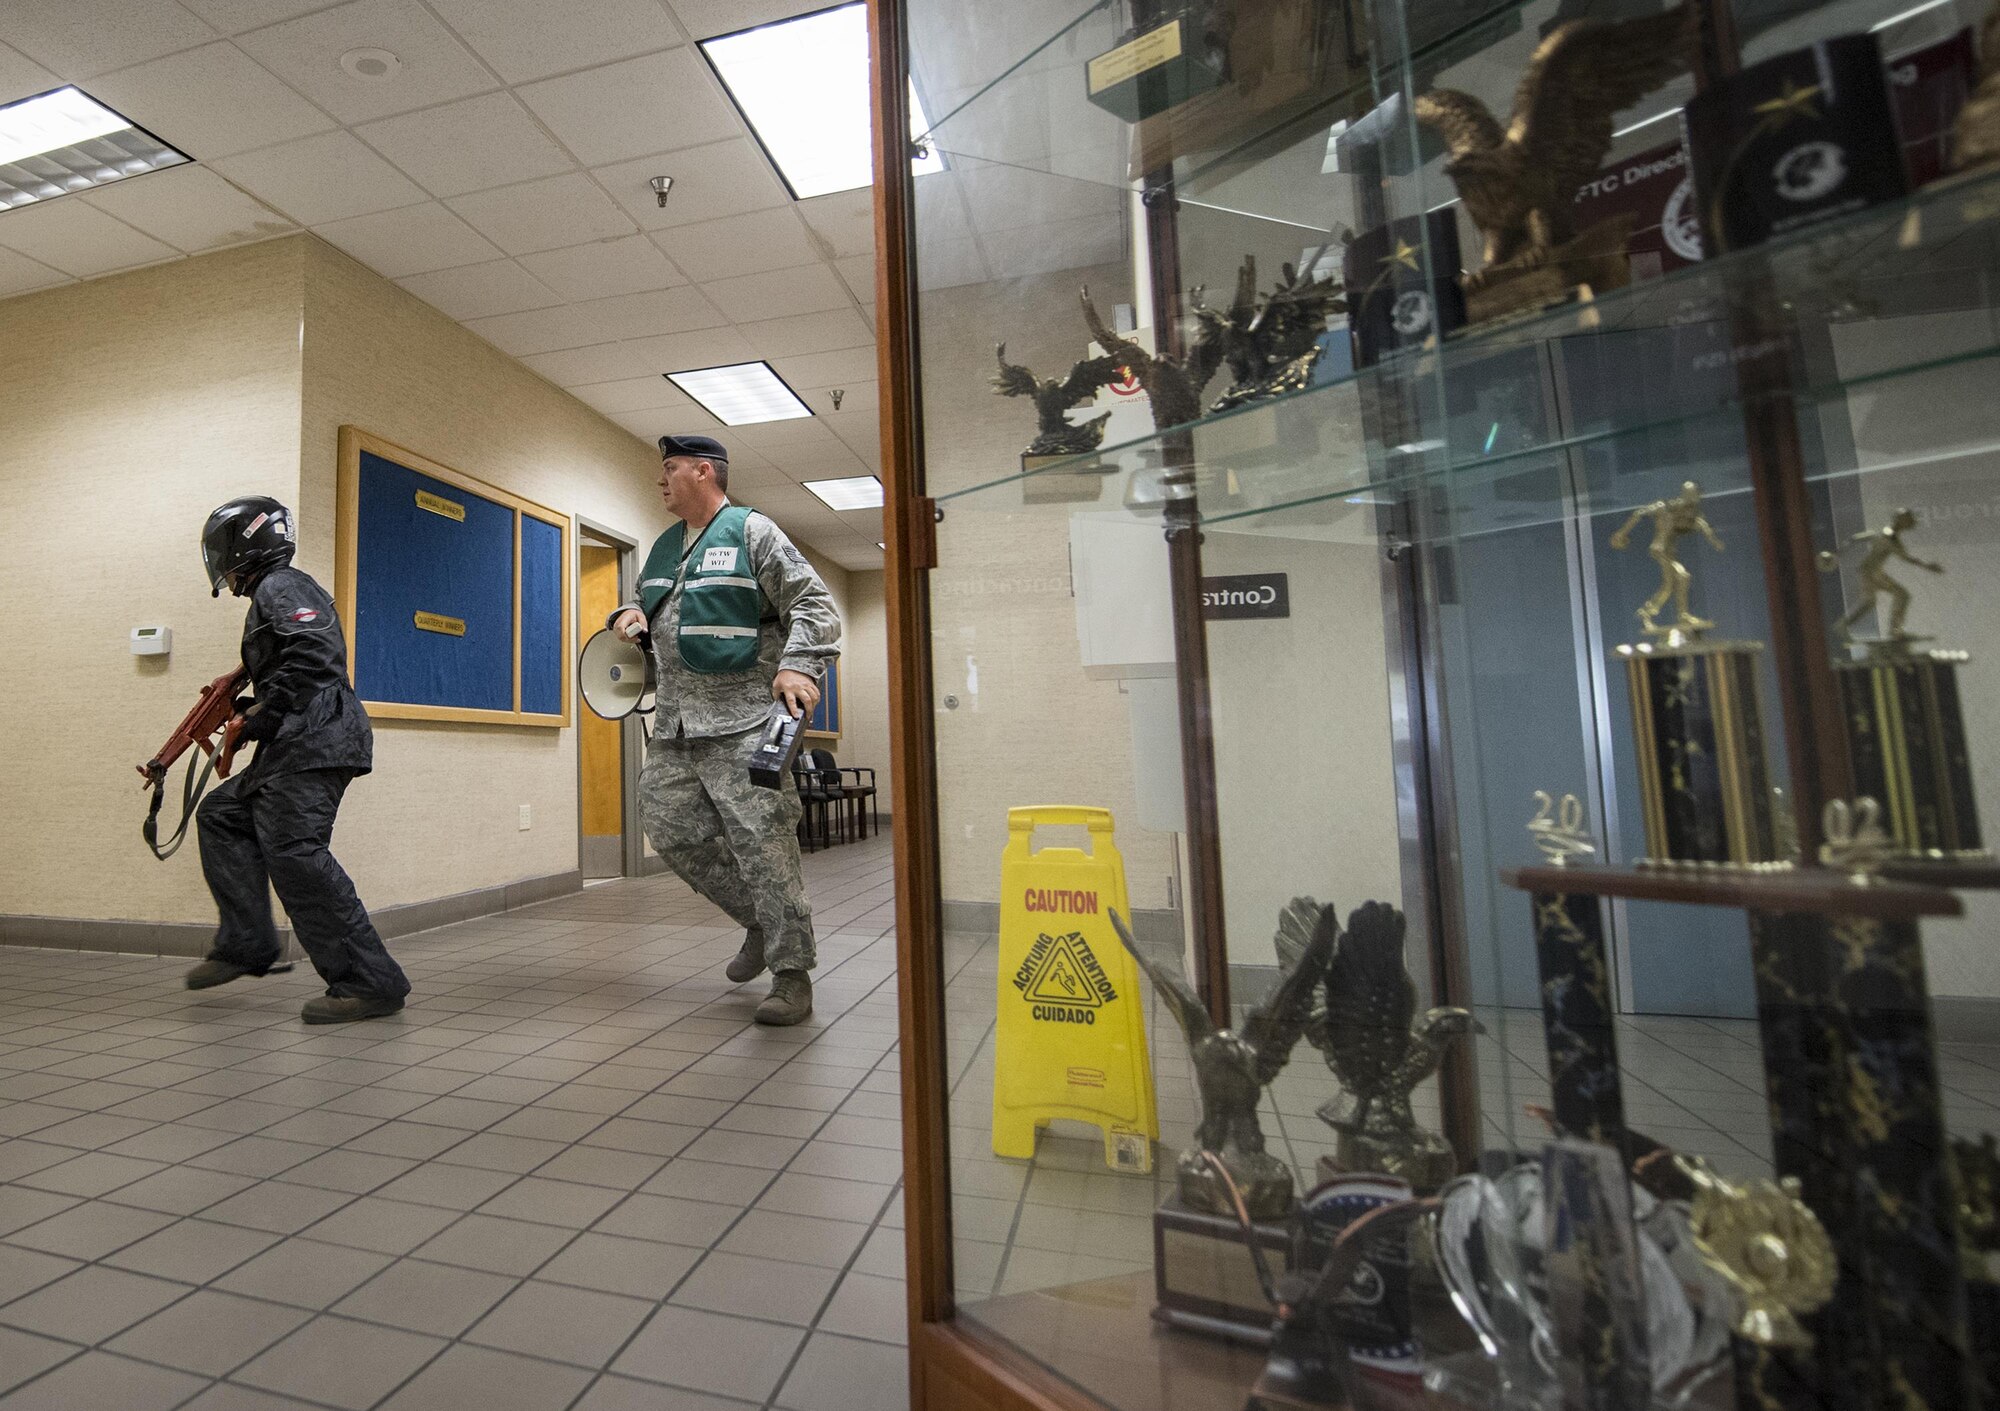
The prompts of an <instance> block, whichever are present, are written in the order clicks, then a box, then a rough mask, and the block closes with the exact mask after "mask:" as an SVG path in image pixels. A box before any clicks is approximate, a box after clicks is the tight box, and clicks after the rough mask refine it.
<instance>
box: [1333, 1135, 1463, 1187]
mask: <svg viewBox="0 0 2000 1411" xmlns="http://www.w3.org/2000/svg"><path fill="white" fill-rule="evenodd" d="M1376 1171H1379V1172H1381V1173H1382V1174H1383V1175H1386V1176H1395V1177H1397V1178H1398V1179H1400V1180H1404V1181H1407V1182H1409V1184H1410V1189H1411V1190H1412V1191H1414V1192H1415V1193H1416V1194H1417V1195H1419V1196H1426V1195H1435V1194H1437V1193H1438V1192H1439V1191H1440V1190H1442V1189H1443V1188H1444V1186H1445V1183H1446V1182H1448V1181H1450V1180H1451V1179H1452V1178H1453V1177H1454V1176H1456V1175H1458V1154H1457V1153H1456V1152H1454V1151H1453V1150H1452V1149H1451V1146H1450V1144H1449V1143H1447V1142H1446V1141H1445V1139H1444V1138H1443V1137H1440V1136H1439V1135H1437V1133H1435V1132H1426V1131H1423V1130H1422V1129H1417V1130H1415V1131H1412V1132H1409V1133H1407V1134H1405V1135H1401V1136H1399V1137H1398V1138H1397V1139H1395V1140H1384V1139H1382V1138H1380V1137H1375V1136H1370V1135H1367V1134H1366V1133H1361V1132H1342V1133H1341V1134H1340V1141H1339V1145H1338V1147H1337V1148H1336V1154H1335V1155H1334V1156H1322V1157H1321V1158H1320V1159H1319V1161H1318V1162H1317V1163H1316V1164H1315V1166H1314V1171H1313V1174H1314V1176H1315V1178H1316V1179H1317V1180H1319V1181H1321V1182H1325V1181H1330V1180H1332V1179H1333V1178H1334V1177H1336V1176H1351V1175H1359V1174H1365V1173H1368V1172H1376Z"/></svg>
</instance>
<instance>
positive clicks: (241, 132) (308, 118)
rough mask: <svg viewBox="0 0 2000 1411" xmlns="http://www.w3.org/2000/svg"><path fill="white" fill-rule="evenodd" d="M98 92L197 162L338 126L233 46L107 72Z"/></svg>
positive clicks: (92, 87) (217, 46)
mask: <svg viewBox="0 0 2000 1411" xmlns="http://www.w3.org/2000/svg"><path fill="white" fill-rule="evenodd" d="M90 92H91V96H92V97H94V98H96V99H98V100H99V101H101V102H103V103H106V104H108V105H109V106H111V107H113V108H115V109H117V110H118V111H119V112H120V113H122V114H124V115H125V116H126V117H128V118H130V119H131V120H132V121H133V122H135V123H137V124H138V125H139V126H140V127H143V128H146V129H147V130H148V131H150V132H151V133H152V134H153V135H154V136H156V137H158V138H160V139H161V140H162V141H163V142H167V143H170V144H171V145H173V146H175V147H178V148H180V149H181V150H182V151H183V152H186V153H187V154H188V155H189V156H191V157H193V158H195V159H196V160H197V161H208V160H210V159H211V158H215V157H227V156H230V155H231V154H233V153H236V152H242V151H247V150H248V149H250V148H252V147H266V146H269V145H270V144H272V143H274V142H289V141H291V140H292V139H293V138H295V137H304V136H306V135H308V134H309V133H315V132H325V131H326V130H327V129H328V128H330V127H332V126H333V125H334V122H333V119H331V118H329V117H328V116H327V115H326V114H325V113H323V112H321V111H320V110H319V109H318V108H316V107H314V106H313V105H312V104H311V103H308V102H307V101H306V100H305V99H303V98H301V97H300V96H299V95H298V94H297V93H294V92H293V91H292V90H291V89H290V88H287V87H286V86H285V85H284V84H283V83H281V82H279V81H278V80H277V79H275V78H273V77H272V76H271V73H270V71H269V70H268V69H266V68H264V67H262V66H261V65H260V64H258V63H257V62H256V61H255V60H254V59H252V58H251V57H250V56H249V55H248V54H245V53H244V52H243V51H242V50H241V49H238V48H237V47H236V46H235V45H234V44H226V43H225V44H205V45H203V46H202V47H201V48H199V49H187V50H183V51H182V52H181V53H178V54H170V55H168V56H167V57H166V58H164V59H154V60H152V61H151V62H149V63H144V64H136V65H134V66H133V67H131V68H129V69H120V70H119V71H118V72H117V73H113V74H106V75H104V77H102V78H100V79H97V80H95V81H94V82H93V83H92V84H91V85H90Z"/></svg>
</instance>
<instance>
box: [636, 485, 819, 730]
mask: <svg viewBox="0 0 2000 1411" xmlns="http://www.w3.org/2000/svg"><path fill="white" fill-rule="evenodd" d="M743 542H744V546H745V548H746V549H747V550H748V551H749V558H750V570H751V573H752V574H753V575H754V576H755V577H756V579H757V586H758V587H759V588H760V589H761V590H762V592H763V597H764V610H763V615H762V620H761V621H760V622H759V623H758V631H757V665H756V666H755V667H754V668H752V669H751V670H749V671H739V672H731V673H730V674H728V675H724V676H705V675H703V674H701V673H700V672H696V671H691V670H689V669H688V667H687V664H686V663H684V662H683V661H682V660H681V658H680V651H679V648H678V647H677V645H676V642H677V639H678V637H679V628H680V618H681V590H680V589H679V588H675V589H674V590H673V592H671V593H669V594H668V595H667V596H666V598H665V599H663V600H662V601H661V603H660V606H659V610H658V611H657V612H655V613H654V614H653V620H652V622H651V623H650V624H648V630H649V631H651V632H652V634H653V663H654V667H655V671H656V674H657V676H658V678H659V692H658V695H657V696H656V697H655V707H654V715H653V729H654V730H656V731H659V730H664V731H666V732H667V733H668V734H669V735H684V736H688V737H690V738H694V739H701V738H704V737H707V736H710V735H731V734H735V733H736V732H737V731H739V730H748V729H750V728H752V727H753V726H756V725H759V724H761V723H763V720H764V717H765V715H766V714H767V713H768V712H769V711H770V709H771V682H772V680H773V679H774V678H775V677H776V676H777V674H778V673H779V672H780V671H797V672H801V673H803V674H805V675H807V676H810V677H812V678H813V679H814V680H815V681H820V682H822V683H823V682H824V679H825V676H826V668H827V663H829V662H831V661H832V660H833V659H834V658H836V657H838V656H839V655H840V613H839V611H838V610H837V609H836V608H835V607H834V605H833V595H832V594H831V593H829V592H827V590H826V584H825V583H824V582H822V581H821V579H820V576H819V574H818V573H817V572H815V571H814V570H813V566H812V565H811V564H809V563H807V562H806V556H805V555H804V554H802V553H800V552H799V551H798V549H797V548H796V547H795V546H794V545H793V544H792V541H791V540H790V539H788V538H786V537H785V531H784V530H782V529H780V528H778V526H777V525H775V524H773V523H772V522H771V521H770V520H769V519H768V518H766V517H765V516H764V515H761V514H755V513H753V514H752V515H751V516H750V518H749V519H748V520H747V521H746V522H745V523H744V525H743ZM627 609H630V610H632V611H634V612H638V611H641V610H642V609H641V608H640V607H639V604H638V603H636V602H630V603H626V604H624V605H623V606H621V607H620V608H619V609H618V610H617V612H614V613H612V614H611V616H610V617H609V618H608V619H606V625H607V626H608V625H609V624H610V623H612V622H615V621H617V619H618V614H619V613H622V612H625V611H626V610H627Z"/></svg>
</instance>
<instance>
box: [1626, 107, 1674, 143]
mask: <svg viewBox="0 0 2000 1411" xmlns="http://www.w3.org/2000/svg"><path fill="white" fill-rule="evenodd" d="M1680 115H1681V110H1680V109H1679V108H1669V109H1667V110H1666V111H1665V112H1664V113H1655V114H1653V115H1652V116H1651V117H1650V118H1641V119H1639V121H1637V122H1635V123H1629V124H1627V125H1626V126H1624V127H1621V128H1619V129H1618V131H1616V132H1614V133H1612V134H1611V135H1612V136H1613V137H1623V136H1624V135H1625V134H1626V133H1628V132H1637V131H1638V130H1639V129H1640V128H1642V127H1651V126H1652V125H1653V124H1654V123H1656V122H1664V121H1665V120H1666V119H1668V118H1677V117H1679V116H1680Z"/></svg>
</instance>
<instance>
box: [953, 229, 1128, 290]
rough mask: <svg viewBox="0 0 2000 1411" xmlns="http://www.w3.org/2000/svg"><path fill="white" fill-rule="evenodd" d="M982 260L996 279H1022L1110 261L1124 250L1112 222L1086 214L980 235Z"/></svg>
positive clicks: (986, 232) (1117, 230) (1109, 262)
mask: <svg viewBox="0 0 2000 1411" xmlns="http://www.w3.org/2000/svg"><path fill="white" fill-rule="evenodd" d="M980 243H981V244H982V245H984V246H985V248H986V260H987V263H988V264H989V265H991V266H992V268H993V274H994V276H995V277H996V278H999V279H1024V278H1026V277H1027V276H1029V275H1034V274H1049V273H1052V272H1054V271H1057V270H1077V269H1090V268H1093V267H1094V266H1097V265H1105V264H1111V263H1112V262H1114V261H1116V260H1117V259H1118V258H1119V257H1120V256H1121V255H1122V254H1123V253H1124V249H1125V246H1124V240H1123V238H1122V236H1121V234H1120V232H1119V229H1118V226H1117V225H1116V224H1115V223H1112V224H1107V223H1105V222H1104V221H1102V220H1098V219H1095V218H1092V217H1086V218H1084V219H1081V220H1068V221H1054V222H1051V223H1049V224H1047V225H1040V226H1014V227H1012V228H1010V229H1007V230H988V231H984V232H982V233H981V235H980Z"/></svg>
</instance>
